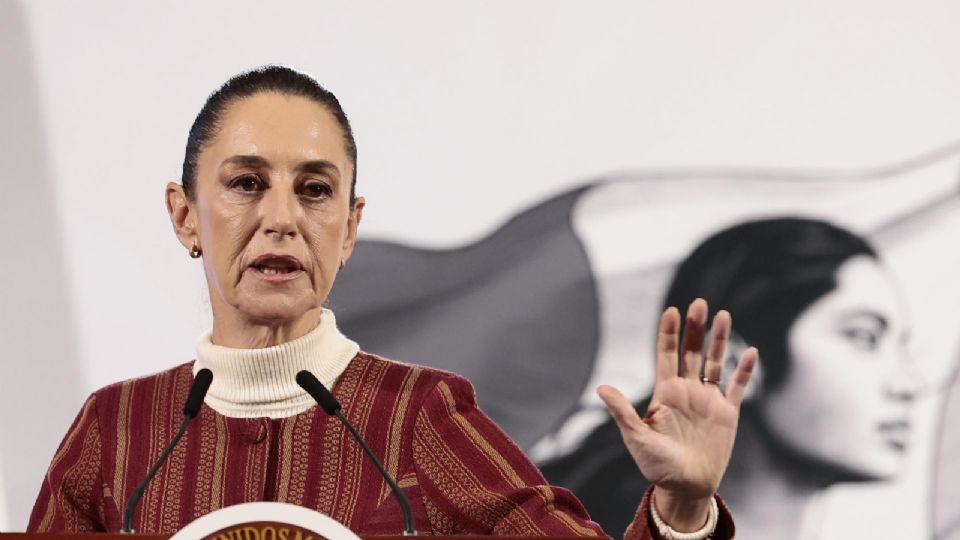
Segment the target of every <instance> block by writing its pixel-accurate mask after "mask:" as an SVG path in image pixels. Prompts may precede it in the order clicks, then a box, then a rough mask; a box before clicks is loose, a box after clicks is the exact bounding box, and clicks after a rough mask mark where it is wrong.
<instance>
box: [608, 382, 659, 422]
mask: <svg viewBox="0 0 960 540" xmlns="http://www.w3.org/2000/svg"><path fill="white" fill-rule="evenodd" d="M597 394H598V395H599V396H600V399H602V400H603V404H604V405H606V406H607V410H608V411H610V416H612V417H613V420H614V422H616V423H617V427H619V428H620V431H621V432H631V431H633V432H638V431H643V430H646V429H649V428H650V426H648V425H647V424H646V423H644V421H643V420H642V419H641V418H640V415H639V414H637V410H636V409H634V408H633V404H632V403H630V400H629V399H627V398H626V396H624V395H623V393H622V392H620V391H619V390H617V389H616V388H614V387H612V386H608V385H606V384H604V385H600V386H598V387H597Z"/></svg>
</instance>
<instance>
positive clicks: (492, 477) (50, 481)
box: [28, 352, 733, 540]
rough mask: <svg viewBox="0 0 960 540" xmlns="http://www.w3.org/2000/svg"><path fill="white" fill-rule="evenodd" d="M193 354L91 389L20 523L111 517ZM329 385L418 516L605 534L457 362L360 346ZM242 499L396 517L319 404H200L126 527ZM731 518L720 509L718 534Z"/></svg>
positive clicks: (58, 526) (164, 431) (382, 529)
mask: <svg viewBox="0 0 960 540" xmlns="http://www.w3.org/2000/svg"><path fill="white" fill-rule="evenodd" d="M191 368H192V363H187V364H183V365H181V366H178V367H176V368H173V369H170V370H167V371H164V372H161V373H158V374H156V375H152V376H149V377H144V378H140V379H133V380H129V381H124V382H120V383H117V384H113V385H111V386H107V387H105V388H103V389H101V390H99V391H97V392H95V393H94V394H93V395H91V396H90V398H89V399H87V401H86V403H85V404H84V406H83V409H82V410H81V412H80V414H79V415H78V417H77V419H76V420H75V421H74V423H73V425H72V426H71V427H70V430H69V431H68V433H67V435H66V437H64V440H63V442H62V443H61V445H60V448H59V449H58V450H57V453H56V455H55V456H54V458H53V461H52V463H51V464H50V468H49V470H48V472H47V475H46V477H45V478H44V482H43V485H42V487H41V490H40V495H39V497H38V498H37V502H36V504H35V506H34V509H33V513H32V515H31V517H30V524H29V527H28V530H29V531H31V532H42V531H68V532H83V531H117V530H119V529H120V527H121V524H122V515H123V507H124V504H125V502H126V500H127V498H128V497H129V496H130V493H131V492H132V490H133V488H134V487H135V486H136V485H137V484H138V483H139V482H140V481H141V480H142V479H143V477H144V476H145V475H146V472H147V469H148V468H149V467H150V465H151V464H152V463H153V462H154V461H155V460H156V459H157V457H158V456H159V454H160V453H161V452H162V450H163V448H164V446H165V445H166V444H167V443H168V442H169V441H170V440H171V438H172V437H173V435H174V433H175V432H176V430H177V428H178V427H179V424H180V421H181V420H182V418H183V417H182V407H183V403H184V400H185V399H186V396H187V392H188V390H189V388H190V384H191V383H192V381H193V373H192V369H191ZM333 393H334V395H335V396H336V397H337V399H338V400H339V401H340V403H341V404H342V405H343V412H344V414H345V415H346V416H347V418H349V419H350V420H351V421H352V422H353V423H354V424H355V425H356V426H357V429H358V430H359V431H360V433H361V434H362V435H363V437H364V438H365V439H366V441H367V442H368V444H369V445H370V447H371V448H372V449H373V451H374V453H375V454H377V455H378V456H379V457H380V459H381V460H382V461H383V464H384V466H385V467H386V468H387V470H388V471H389V472H390V473H391V474H392V475H393V476H394V477H395V478H396V479H397V481H398V483H399V484H400V487H401V488H402V489H403V490H404V491H405V493H406V495H407V498H408V499H409V500H410V503H411V505H412V507H413V513H414V520H415V524H416V528H417V529H418V530H419V531H422V532H428V533H432V534H444V535H449V534H482V535H513V536H543V535H551V536H605V534H604V533H603V531H602V530H601V529H600V526H599V525H597V524H596V523H594V522H592V521H590V519H589V517H588V516H587V514H586V511H585V510H584V509H583V506H582V505H581V504H580V502H579V501H577V499H576V498H575V497H574V496H573V495H572V494H571V493H570V492H569V491H567V490H566V489H563V488H557V487H553V486H548V485H546V481H545V480H544V478H543V476H542V475H541V474H540V472H539V471H538V470H537V468H536V467H535V466H534V465H533V464H532V463H531V462H530V460H529V459H528V458H527V457H526V456H525V455H524V454H523V452H522V451H521V450H520V449H519V448H518V447H517V446H516V445H515V444H514V443H513V442H512V441H511V440H510V439H509V438H508V437H507V436H506V434H504V433H503V431H501V430H500V429H499V428H498V427H497V426H496V425H495V424H494V423H493V422H492V421H491V420H490V419H489V418H488V417H487V416H486V415H485V414H484V413H483V412H481V411H480V409H479V408H477V405H476V402H475V398H474V392H473V388H472V387H471V386H470V384H469V383H468V382H467V381H466V380H465V379H463V378H462V377H459V376H457V375H454V374H451V373H447V372H444V371H439V370H435V369H430V368H425V367H421V366H416V365H411V364H404V363H399V362H393V361H389V360H385V359H383V358H380V357H377V356H374V355H371V354H367V353H364V352H360V353H358V354H357V356H356V357H355V358H354V359H353V360H352V361H351V362H350V364H349V365H348V367H347V369H346V370H345V371H344V372H343V374H342V375H341V376H340V377H339V379H338V380H337V383H336V385H334V387H333ZM250 501H282V502H288V503H293V504H298V505H301V506H306V507H309V508H313V509H315V510H318V511H320V512H323V513H324V514H327V515H329V516H331V517H332V518H334V519H336V520H337V521H339V522H341V523H343V524H345V525H346V526H347V527H349V528H350V529H351V530H353V531H355V532H357V533H358V534H364V535H370V534H397V533H399V532H400V531H402V530H403V517H402V513H401V511H400V508H399V505H398V504H397V502H396V500H395V498H394V497H393V496H391V494H390V490H389V487H388V486H387V485H386V483H385V482H384V481H383V479H382V477H381V476H380V475H379V473H378V472H377V471H376V469H375V468H374V466H373V465H372V464H371V463H370V462H369V461H368V460H367V458H366V456H364V455H363V453H362V451H361V450H360V448H359V447H358V446H357V444H356V443H355V442H354V441H353V440H352V439H351V437H350V435H349V433H347V432H346V430H345V428H344V427H343V425H342V424H341V423H340V422H339V421H338V420H337V419H335V418H332V417H328V416H327V415H326V414H324V413H323V412H322V411H321V410H320V409H319V408H318V407H312V408H310V409H309V410H307V411H306V412H303V413H301V414H297V415H294V416H290V417H287V418H279V419H269V418H252V419H245V418H228V417H226V416H223V415H221V414H219V413H217V412H215V411H214V410H213V409H211V408H210V407H208V406H206V405H204V406H203V407H202V408H201V410H200V414H199V415H198V416H197V418H196V419H194V420H193V422H192V423H191V425H190V427H189V429H188V430H187V433H186V435H185V436H184V438H183V440H182V441H181V442H180V444H179V446H178V447H177V448H176V450H174V452H173V454H171V456H170V458H169V460H168V461H167V462H166V463H165V464H164V466H163V467H162V468H161V469H160V472H159V473H158V474H157V476H156V478H154V480H153V482H152V483H151V484H150V486H149V487H148V489H147V490H146V492H145V493H144V495H143V498H142V499H141V501H140V505H139V507H138V510H137V512H136V514H135V516H134V529H135V530H136V531H137V532H139V533H173V532H175V531H176V530H178V529H180V528H181V527H183V526H184V525H186V524H187V523H190V522H191V521H193V520H194V519H196V518H198V517H200V516H202V515H204V514H207V513H209V512H211V511H213V510H216V509H218V508H222V507H225V506H230V505H234V504H239V503H244V502H250ZM721 506H722V505H721ZM648 511H649V492H648V495H647V496H645V497H644V500H643V501H642V502H641V504H640V505H639V508H638V511H637V517H636V519H635V520H634V522H633V524H632V525H631V526H630V528H629V529H628V530H627V533H626V535H625V537H626V539H627V540H643V539H649V538H653V537H652V536H651V533H650V528H649V527H650V525H649V513H648ZM732 534H733V523H732V520H731V519H730V516H729V513H728V512H727V511H726V509H723V510H722V514H721V519H720V524H719V525H718V528H717V532H716V534H715V535H714V538H732Z"/></svg>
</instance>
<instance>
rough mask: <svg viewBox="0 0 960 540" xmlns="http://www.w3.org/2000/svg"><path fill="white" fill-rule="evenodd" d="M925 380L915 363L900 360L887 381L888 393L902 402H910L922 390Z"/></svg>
mask: <svg viewBox="0 0 960 540" xmlns="http://www.w3.org/2000/svg"><path fill="white" fill-rule="evenodd" d="M925 384H926V382H925V380H924V377H923V374H922V373H921V372H920V370H919V368H918V367H917V365H916V364H915V363H914V362H912V361H909V360H904V361H901V362H900V366H899V369H897V370H895V371H894V372H893V373H892V374H891V376H890V379H889V380H888V381H887V393H888V395H889V396H890V397H891V398H893V399H895V400H897V401H903V402H912V401H913V400H914V399H916V397H917V396H918V395H919V394H920V393H921V392H922V391H923V389H924V386H925Z"/></svg>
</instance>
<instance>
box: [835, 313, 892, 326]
mask: <svg viewBox="0 0 960 540" xmlns="http://www.w3.org/2000/svg"><path fill="white" fill-rule="evenodd" d="M844 318H845V319H870V321H871V322H874V323H876V324H877V326H879V327H880V330H886V329H887V327H889V326H890V322H889V321H888V320H887V318H886V317H884V316H883V315H881V314H879V313H877V312H876V311H873V310H870V309H856V310H852V311H848V312H846V313H844Z"/></svg>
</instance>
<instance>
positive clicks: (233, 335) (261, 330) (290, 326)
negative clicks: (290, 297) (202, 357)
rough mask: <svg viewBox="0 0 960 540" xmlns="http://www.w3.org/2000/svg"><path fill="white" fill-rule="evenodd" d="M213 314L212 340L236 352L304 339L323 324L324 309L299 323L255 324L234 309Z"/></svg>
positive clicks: (285, 321) (309, 314)
mask: <svg viewBox="0 0 960 540" xmlns="http://www.w3.org/2000/svg"><path fill="white" fill-rule="evenodd" d="M217 311H224V313H214V317H213V330H212V331H211V335H210V340H211V341H212V342H213V343H214V344H216V345H220V346H221V347H230V348H233V349H265V348H267V347H273V346H275V345H280V344H281V343H287V342H289V341H293V340H295V339H297V338H301V337H303V336H305V335H307V334H308V333H310V331H311V330H313V329H314V328H316V327H317V326H318V325H319V324H320V317H321V315H322V313H323V309H322V308H317V309H312V310H310V311H308V312H306V313H304V314H303V315H302V316H301V317H299V318H298V319H296V320H276V321H274V320H266V321H265V320H253V319H250V318H247V317H244V316H243V315H242V314H240V312H239V311H237V310H234V309H229V310H217Z"/></svg>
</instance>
